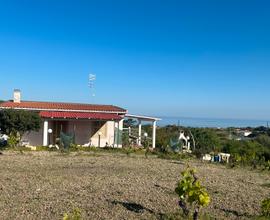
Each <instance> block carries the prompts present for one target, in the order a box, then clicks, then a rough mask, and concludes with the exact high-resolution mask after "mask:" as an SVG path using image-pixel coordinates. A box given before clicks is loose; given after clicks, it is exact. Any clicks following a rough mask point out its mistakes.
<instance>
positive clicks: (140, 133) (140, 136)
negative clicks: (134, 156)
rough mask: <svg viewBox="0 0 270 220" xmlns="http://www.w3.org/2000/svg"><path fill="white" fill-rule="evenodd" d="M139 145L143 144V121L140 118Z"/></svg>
mask: <svg viewBox="0 0 270 220" xmlns="http://www.w3.org/2000/svg"><path fill="white" fill-rule="evenodd" d="M138 145H139V146H141V145H142V121H141V120H139V142H138Z"/></svg>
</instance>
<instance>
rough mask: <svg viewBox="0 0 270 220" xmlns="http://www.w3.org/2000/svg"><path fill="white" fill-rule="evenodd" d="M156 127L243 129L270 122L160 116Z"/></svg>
mask: <svg viewBox="0 0 270 220" xmlns="http://www.w3.org/2000/svg"><path fill="white" fill-rule="evenodd" d="M159 118H161V119H162V120H161V121H158V125H159V126H161V127H163V126H167V125H179V126H184V127H201V128H206V127H209V128H228V127H236V128H244V127H260V126H264V127H267V126H268V123H269V122H270V120H267V119H265V120H264V119H237V118H236V119H233V118H204V117H181V116H178V117H177V116H160V117H159Z"/></svg>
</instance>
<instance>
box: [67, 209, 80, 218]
mask: <svg viewBox="0 0 270 220" xmlns="http://www.w3.org/2000/svg"><path fill="white" fill-rule="evenodd" d="M63 220H82V213H81V210H80V209H79V208H75V209H74V210H73V211H72V213H65V214H64V216H63Z"/></svg>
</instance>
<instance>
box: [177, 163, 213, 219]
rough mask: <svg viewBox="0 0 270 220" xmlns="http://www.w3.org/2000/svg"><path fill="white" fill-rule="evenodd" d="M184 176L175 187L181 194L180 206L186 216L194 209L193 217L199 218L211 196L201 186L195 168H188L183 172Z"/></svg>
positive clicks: (178, 193)
mask: <svg viewBox="0 0 270 220" xmlns="http://www.w3.org/2000/svg"><path fill="white" fill-rule="evenodd" d="M182 177H183V178H182V180H180V181H179V182H178V184H177V187H176V189H175V192H176V193H177V195H178V196H179V206H180V208H181V209H182V211H183V213H184V215H185V216H187V217H188V216H190V214H191V211H192V212H193V219H194V220H197V219H199V212H200V210H201V208H202V207H206V206H208V205H209V203H210V196H209V195H208V193H207V191H206V189H205V188H204V187H203V186H201V184H200V182H199V180H198V178H197V177H196V175H195V170H194V169H190V168H187V169H186V170H185V171H183V172H182Z"/></svg>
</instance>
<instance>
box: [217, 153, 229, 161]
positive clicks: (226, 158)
mask: <svg viewBox="0 0 270 220" xmlns="http://www.w3.org/2000/svg"><path fill="white" fill-rule="evenodd" d="M218 156H219V157H220V158H221V161H223V162H226V163H229V160H230V157H231V155H230V154H225V153H219V154H218Z"/></svg>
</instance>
